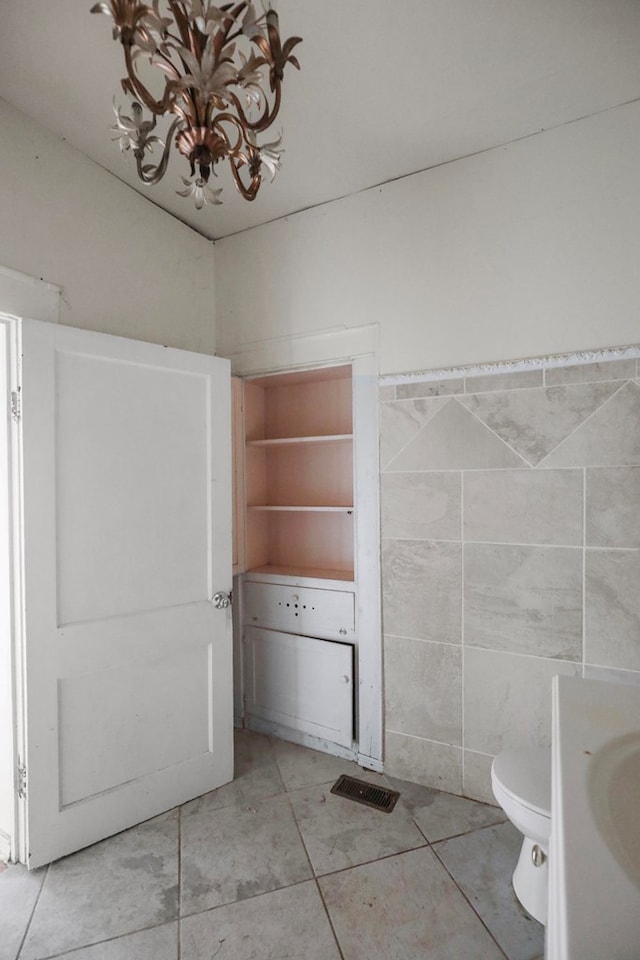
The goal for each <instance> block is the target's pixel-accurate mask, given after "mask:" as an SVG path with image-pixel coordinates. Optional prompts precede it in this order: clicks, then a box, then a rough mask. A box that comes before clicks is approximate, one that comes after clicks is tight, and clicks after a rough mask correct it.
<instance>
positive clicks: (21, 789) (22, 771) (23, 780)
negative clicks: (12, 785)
mask: <svg viewBox="0 0 640 960" xmlns="http://www.w3.org/2000/svg"><path fill="white" fill-rule="evenodd" d="M16 786H17V790H18V799H20V800H25V799H26V797H27V768H26V766H25V765H24V763H19V764H18V775H17V777H16Z"/></svg>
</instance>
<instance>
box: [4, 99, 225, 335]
mask: <svg viewBox="0 0 640 960" xmlns="http://www.w3.org/2000/svg"><path fill="white" fill-rule="evenodd" d="M0 129H1V130H2V135H1V136H0V265H2V266H5V267H10V268H12V269H13V270H18V271H21V272H22V273H26V274H29V275H30V276H34V277H37V278H40V279H44V280H46V281H48V282H50V283H53V284H56V285H58V286H60V287H62V298H61V309H60V322H61V323H66V324H70V325H71V326H76V327H84V328H86V329H88V330H98V331H102V332H104V333H113V334H117V335H119V336H126V337H133V338H136V339H139V340H148V341H151V342H154V343H162V344H166V345H168V346H172V347H181V348H183V349H187V350H197V351H200V352H203V353H213V352H214V347H215V334H214V323H213V315H214V275H213V274H214V271H213V244H212V243H210V242H209V241H207V240H205V239H203V238H202V237H199V236H198V235H197V234H196V233H194V232H193V231H192V230H190V229H189V228H188V227H185V226H184V225H183V224H181V223H179V222H178V221H177V220H176V219H175V218H173V217H170V216H169V215H168V214H166V213H164V212H163V211H161V210H160V209H159V208H158V207H156V206H154V204H152V203H150V202H149V201H148V200H145V199H144V198H143V197H141V196H139V195H138V194H136V193H135V192H134V191H132V190H131V189H130V188H129V187H127V186H125V185H124V184H122V183H121V182H120V181H119V180H117V179H116V178H115V177H113V176H111V175H110V174H108V173H106V172H105V171H104V170H102V168H100V167H98V166H97V165H96V164H94V163H92V162H91V161H90V160H88V159H86V158H85V157H84V156H82V154H80V153H79V152H78V151H76V150H74V149H73V148H71V147H69V146H68V145H67V144H66V143H63V142H62V141H61V140H60V139H59V138H57V137H55V136H53V135H51V134H49V133H48V132H47V131H45V130H44V129H43V128H42V127H40V126H38V125H36V124H35V123H33V122H32V121H31V120H29V119H27V117H25V116H23V115H22V114H20V113H18V112H17V111H15V110H14V109H13V108H11V107H9V106H8V104H7V103H6V102H4V101H2V100H0ZM105 136H107V131H105ZM0 309H2V304H0Z"/></svg>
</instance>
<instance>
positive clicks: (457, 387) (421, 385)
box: [396, 377, 464, 400]
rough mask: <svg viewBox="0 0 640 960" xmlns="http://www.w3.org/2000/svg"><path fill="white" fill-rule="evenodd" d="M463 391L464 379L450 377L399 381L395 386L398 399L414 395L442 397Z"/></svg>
mask: <svg viewBox="0 0 640 960" xmlns="http://www.w3.org/2000/svg"><path fill="white" fill-rule="evenodd" d="M463 392H464V379H463V378H462V377H456V378H454V377H451V378H450V379H448V380H419V381H418V382H417V383H399V384H398V385H397V387H396V397H397V398H398V400H412V399H413V398H414V397H442V396H447V395H449V394H452V393H463Z"/></svg>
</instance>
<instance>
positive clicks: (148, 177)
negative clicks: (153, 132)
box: [134, 117, 182, 184]
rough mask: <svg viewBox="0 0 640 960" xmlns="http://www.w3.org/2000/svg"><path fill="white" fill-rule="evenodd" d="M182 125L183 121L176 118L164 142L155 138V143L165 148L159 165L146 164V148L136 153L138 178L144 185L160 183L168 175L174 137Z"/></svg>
mask: <svg viewBox="0 0 640 960" xmlns="http://www.w3.org/2000/svg"><path fill="white" fill-rule="evenodd" d="M181 124H182V119H181V118H180V117H176V118H175V120H174V121H173V123H172V124H171V126H170V127H169V130H168V132H167V136H166V140H165V141H164V142H163V141H162V140H160V138H159V137H156V138H154V140H153V142H156V143H161V144H162V146H163V150H162V156H161V158H160V162H159V163H158V164H155V165H154V164H152V163H148V162H147V163H145V162H144V160H145V153H144V148H143V149H140V150H135V151H134V156H135V158H136V168H137V172H138V176H139V177H140V179H141V180H142V182H143V183H147V184H154V183H159V181H160V180H162V178H163V176H164V175H165V173H166V170H167V165H168V163H169V153H170V150H171V147H172V145H173V135H174V133H175V131H176V129H177V128H178V127H179V126H180V125H181ZM147 143H148V144H149V143H151V140H148V141H147Z"/></svg>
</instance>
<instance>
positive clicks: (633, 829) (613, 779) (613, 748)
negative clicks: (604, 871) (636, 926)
mask: <svg viewBox="0 0 640 960" xmlns="http://www.w3.org/2000/svg"><path fill="white" fill-rule="evenodd" d="M587 790H588V794H589V802H590V804H591V810H592V812H593V817H594V820H595V823H596V826H597V828H598V830H599V831H600V833H601V835H602V837H603V839H604V841H605V843H606V844H607V847H608V848H609V850H610V851H611V853H612V854H613V856H614V857H615V859H616V861H617V862H618V865H619V866H620V867H621V868H622V869H623V870H624V872H625V873H626V875H627V877H628V878H629V879H630V880H631V881H632V882H633V883H635V885H636V886H637V887H640V732H634V733H628V734H625V735H623V736H621V737H615V738H614V739H613V740H610V741H609V742H608V743H606V744H605V745H604V746H603V747H600V749H599V750H597V751H596V753H595V754H594V755H593V756H592V758H591V763H590V764H589V779H588V785H587Z"/></svg>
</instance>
